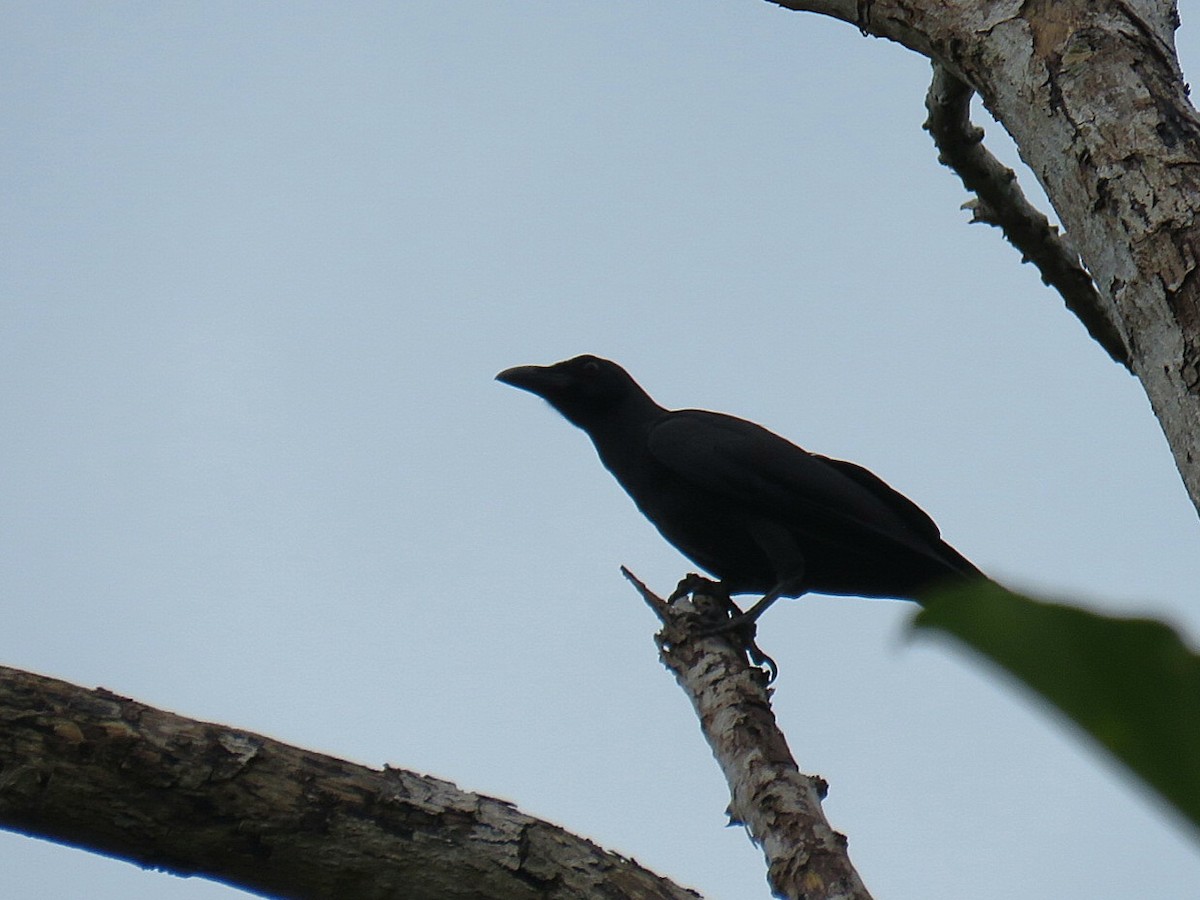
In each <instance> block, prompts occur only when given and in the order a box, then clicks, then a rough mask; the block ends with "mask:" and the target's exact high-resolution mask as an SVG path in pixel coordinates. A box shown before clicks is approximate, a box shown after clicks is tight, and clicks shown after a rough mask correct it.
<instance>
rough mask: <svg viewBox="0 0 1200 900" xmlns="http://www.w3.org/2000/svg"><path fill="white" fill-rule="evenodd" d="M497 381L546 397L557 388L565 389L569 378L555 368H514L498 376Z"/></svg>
mask: <svg viewBox="0 0 1200 900" xmlns="http://www.w3.org/2000/svg"><path fill="white" fill-rule="evenodd" d="M496 380H497V381H502V382H504V383H505V384H511V385H512V386H513V387H515V388H520V389H521V390H523V391H529V393H531V394H537V395H538V396H539V397H545V396H546V395H547V394H548V393H551V392H553V391H554V390H555V389H556V388H562V387H565V386H566V384H567V381H568V378H567V377H566V376H565V375H564V373H563V372H561V371H558V370H556V369H555V367H554V366H513V367H512V368H511V369H505V370H504V371H503V372H501V373H500V374H499V375H497V376H496Z"/></svg>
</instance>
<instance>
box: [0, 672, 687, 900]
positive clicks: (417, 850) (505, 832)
mask: <svg viewBox="0 0 1200 900" xmlns="http://www.w3.org/2000/svg"><path fill="white" fill-rule="evenodd" d="M0 827H3V828H6V829H8V830H11V831H18V832H21V833H23V834H27V835H31V836H34V837H42V838H47V839H49V840H52V841H58V842H59V843H64V844H71V845H74V846H78V847H83V848H85V849H88V850H92V851H95V852H99V853H104V854H106V855H109V856H115V857H117V858H120V859H124V860H128V861H129V862H133V863H136V864H137V865H140V866H142V867H145V868H155V869H163V870H166V871H169V872H173V873H175V874H177V875H200V876H203V877H205V878H209V879H212V880H214V881H220V882H223V883H225V884H228V885H231V886H233V887H239V888H243V889H245V890H247V891H251V892H253V893H258V894H263V895H266V896H271V897H289V898H293V897H294V898H305V900H346V898H355V900H372V898H380V900H383V898H396V897H404V898H408V900H453V898H463V900H467V898H470V900H484V898H496V900H535V898H556V900H557V898H562V900H566V898H595V897H610V898H614V900H615V898H629V900H641V898H658V900H689V898H690V900H696V898H697V897H699V895H698V894H696V893H693V892H692V891H688V890H685V889H683V888H680V887H677V886H675V885H674V884H672V883H671V882H669V881H667V880H665V879H663V878H660V877H659V876H657V875H655V874H653V873H652V872H649V871H647V870H645V869H643V868H641V867H640V866H638V865H637V864H636V863H635V862H633V861H631V860H628V859H625V858H624V857H621V856H618V855H617V854H615V853H610V852H608V851H605V850H602V849H601V848H599V847H597V846H596V845H595V844H592V843H591V842H590V841H587V840H585V839H583V838H580V837H576V836H575V835H572V834H570V833H568V832H566V831H564V830H563V829H561V828H559V827H558V826H556V825H551V824H549V823H547V822H543V821H540V820H538V819H534V818H533V817H531V816H527V815H525V814H523V813H521V812H519V811H518V810H517V809H515V808H514V807H513V806H512V805H510V804H508V803H505V802H504V801H502V800H496V799H493V798H491V797H483V796H480V795H478V794H469V793H466V792H464V791H460V790H459V789H458V788H456V787H455V786H454V785H453V784H450V783H449V782H447V781H441V780H439V779H437V778H431V777H429V776H424V775H418V774H415V773H413V772H408V771H404V770H402V769H393V768H389V767H386V766H385V767H384V769H383V770H382V771H380V770H377V769H369V768H366V767H364V766H358V765H354V764H353V763H349V762H346V761H344V760H340V759H335V758H334V757H331V756H324V755H322V754H319V753H313V752H310V751H307V750H302V749H300V748H297V747H290V746H288V745H286V744H282V743H280V742H278V741H274V740H271V739H270V738H267V737H263V736H262V735H257V734H251V733H249V732H246V731H239V730H236V729H232V728H227V727H225V726H223V725H213V724H208V723H205V722H196V721H193V720H191V719H185V718H182V717H180V716H177V715H174V714H172V713H168V712H164V711H162V710H158V709H154V708H152V707H149V706H145V705H144V704H141V703H138V702H136V701H134V700H129V699H126V698H124V697H118V696H117V695H115V694H112V693H110V692H109V691H106V690H103V689H99V690H95V691H89V690H85V689H84V688H80V687H76V686H74V685H71V684H68V683H66V682H64V681H57V680H55V679H52V678H45V677H43V676H40V675H34V674H31V673H27V672H20V671H18V670H16V669H9V668H4V667H0Z"/></svg>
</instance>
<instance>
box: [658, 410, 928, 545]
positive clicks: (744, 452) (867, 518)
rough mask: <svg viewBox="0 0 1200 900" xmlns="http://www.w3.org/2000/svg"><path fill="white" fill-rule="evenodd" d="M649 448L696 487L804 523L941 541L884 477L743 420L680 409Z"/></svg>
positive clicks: (905, 540)
mask: <svg viewBox="0 0 1200 900" xmlns="http://www.w3.org/2000/svg"><path fill="white" fill-rule="evenodd" d="M649 449H650V453H651V455H652V456H653V457H654V458H655V459H656V460H657V461H658V462H660V463H661V464H662V465H664V466H666V467H667V468H668V469H670V470H671V471H672V472H674V473H675V474H676V475H678V476H679V477H680V478H682V479H684V480H685V481H687V482H689V483H691V484H692V485H694V486H695V487H697V488H699V489H702V490H705V491H708V492H711V493H713V494H715V495H718V496H720V497H722V498H723V499H725V500H727V501H730V502H732V503H735V504H737V505H739V506H741V507H743V508H744V509H747V510H750V511H751V512H755V513H761V514H762V515H764V516H769V517H772V518H777V519H782V520H784V521H787V522H792V523H794V524H795V525H796V526H797V527H801V528H804V529H805V530H808V529H823V528H826V527H828V528H832V529H834V530H835V531H837V532H841V533H843V534H845V533H846V532H847V531H850V532H860V533H862V534H863V536H864V537H866V536H868V535H873V536H875V537H878V538H883V539H884V540H885V541H888V542H897V543H901V544H905V545H907V546H909V547H910V548H912V549H915V550H918V551H920V552H922V553H926V554H928V553H930V552H931V551H932V552H933V553H935V554H936V552H937V551H936V549H935V548H937V547H938V546H940V545H941V540H940V538H939V534H938V529H937V526H936V525H935V524H934V522H933V520H932V519H930V518H929V516H928V515H926V514H925V513H924V512H923V511H922V510H921V509H920V507H918V506H917V505H916V504H915V503H913V502H912V501H911V500H909V499H908V498H907V497H905V496H904V495H903V494H900V493H899V492H898V491H896V490H894V489H893V488H891V487H889V486H888V485H887V484H886V483H885V482H884V481H883V480H882V479H880V478H878V477H877V476H875V475H874V474H872V473H871V472H869V471H867V470H866V469H864V468H862V467H861V466H856V465H854V464H853V463H848V462H842V461H841V460H834V459H829V458H827V457H824V456H817V455H816V454H812V453H809V452H808V451H806V450H803V449H801V448H800V447H797V446H796V445H795V444H792V443H791V442H789V441H787V440H785V439H784V438H781V437H780V436H779V435H777V434H774V433H772V432H770V431H768V430H767V429H765V428H763V427H762V426H760V425H756V424H754V423H753V422H747V421H746V420H744V419H738V418H735V417H734V416H727V415H724V414H722V413H713V412H707V411H704V410H693V409H686V410H676V411H674V412H670V413H668V414H667V415H666V416H664V417H663V418H662V419H661V420H660V421H659V422H658V423H657V424H655V426H654V427H653V428H652V429H651V431H650V438H649Z"/></svg>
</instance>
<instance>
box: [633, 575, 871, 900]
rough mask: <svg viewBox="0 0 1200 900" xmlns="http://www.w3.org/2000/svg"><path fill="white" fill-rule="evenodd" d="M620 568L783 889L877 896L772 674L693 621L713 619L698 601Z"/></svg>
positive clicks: (850, 899) (810, 895)
mask: <svg viewBox="0 0 1200 900" xmlns="http://www.w3.org/2000/svg"><path fill="white" fill-rule="evenodd" d="M622 572H623V573H624V574H625V577H626V578H628V579H629V580H630V581H631V582H633V584H634V586H635V587H636V588H637V589H638V592H639V593H640V594H641V595H642V599H644V600H645V601H646V603H647V604H648V605H649V606H650V608H651V609H652V610H654V612H655V614H656V615H657V616H658V617H659V619H660V620H661V621H662V623H663V628H662V630H661V631H660V632H659V633H658V635H657V637H656V638H655V640H656V641H657V643H658V647H659V656H660V658H661V659H662V662H663V665H665V666H666V667H667V668H668V669H669V670H670V671H671V672H672V673H673V674H674V675H675V680H676V681H678V682H679V686H680V687H681V688H683V691H684V693H685V694H687V695H688V699H690V700H691V701H692V706H693V707H694V708H695V710H696V714H697V716H698V717H699V719H700V729H701V730H702V731H703V732H704V737H705V739H706V740H707V741H708V745H709V747H710V748H712V752H713V756H715V757H716V759H717V763H718V765H720V767H721V771H722V772H723V773H724V775H725V780H726V781H727V782H728V783H729V790H730V795H731V797H732V800H731V801H730V804H729V815H730V817H731V819H732V820H733V821H734V822H736V823H740V824H744V825H745V826H746V828H747V829H748V830H749V832H750V836H751V838H752V839H753V840H754V842H755V843H756V844H758V845H759V846H761V847H762V850H763V855H764V856H765V857H766V860H767V865H768V867H769V868H768V872H767V878H768V880H769V881H770V884H771V889H772V891H773V892H774V893H775V896H777V897H784V898H790V900H870V897H871V895H870V894H869V893H868V892H867V889H866V887H865V886H864V885H863V883H862V879H860V878H859V876H858V873H857V872H856V871H855V870H854V866H853V865H852V864H851V862H850V856H849V854H848V853H847V851H846V838H845V836H843V835H841V834H838V833H837V832H836V831H834V830H833V828H832V827H831V826H830V824H829V822H828V820H827V819H826V818H825V813H824V811H823V810H822V809H821V800H822V799H824V797H825V793H826V790H827V787H828V786H827V785H826V784H825V782H824V780H823V779H821V778H818V777H815V776H812V775H805V774H803V773H802V772H801V771H800V768H799V766H797V765H796V761H795V760H794V759H793V758H792V754H791V751H790V750H789V749H788V745H787V741H786V740H785V739H784V736H783V732H781V731H780V730H779V726H778V725H776V723H775V717H774V715H773V714H772V712H771V699H770V695H771V692H770V690H769V689H768V688H767V685H766V682H767V678H766V674H765V673H764V672H763V671H762V670H761V669H758V668H756V667H754V666H751V665H750V664H749V662H748V661H747V659H746V655H745V652H744V651H743V650H742V649H741V648H739V647H735V646H734V645H733V644H731V643H730V642H729V641H728V640H727V639H725V638H724V637H707V638H697V637H696V636H695V629H696V627H697V626H698V625H703V623H704V622H705V621H706V619H704V618H702V617H701V616H700V615H697V613H696V612H695V611H693V607H692V605H691V604H688V603H682V602H681V603H675V604H668V603H667V602H666V601H665V600H662V599H661V598H659V597H657V596H656V595H655V594H654V593H652V592H651V591H650V590H649V588H647V587H646V586H645V585H644V584H642V583H641V582H640V581H639V580H638V579H637V578H636V577H634V575H633V574H632V573H630V572H629V570H628V569H624V568H622ZM709 600H710V598H708V597H706V596H705V595H704V594H703V593H702V589H697V590H696V591H695V592H694V593H693V595H692V601H693V603H694V604H696V606H698V607H703V606H704V605H705V604H706V603H707V602H708V601H709ZM712 602H713V604H714V605H715V606H716V607H717V608H718V610H723V607H722V606H721V604H720V603H719V601H716V600H713V601H712Z"/></svg>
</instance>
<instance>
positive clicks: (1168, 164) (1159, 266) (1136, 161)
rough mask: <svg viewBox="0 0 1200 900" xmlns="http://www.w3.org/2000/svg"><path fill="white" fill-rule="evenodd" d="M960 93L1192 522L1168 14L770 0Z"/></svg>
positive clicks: (1125, 6)
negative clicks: (1159, 435)
mask: <svg viewBox="0 0 1200 900" xmlns="http://www.w3.org/2000/svg"><path fill="white" fill-rule="evenodd" d="M771 2H776V3H778V5H780V6H784V7H786V8H788V9H794V10H805V11H810V12H817V13H822V14H824V15H829V16H833V17H835V18H839V19H842V20H844V21H847V22H851V23H853V24H855V25H856V26H858V27H859V28H861V29H862V30H863V31H864V33H869V34H873V35H876V36H878V37H885V38H889V39H891V40H894V41H897V42H899V43H901V44H904V45H905V46H907V47H909V48H911V49H913V50H916V51H917V52H918V53H921V54H923V55H925V56H928V57H929V58H930V59H931V60H933V61H934V62H935V63H936V64H938V65H940V66H943V67H945V68H946V69H947V70H949V71H950V72H952V73H953V74H954V75H955V76H956V77H958V78H959V79H961V80H962V81H964V82H965V83H966V84H968V85H970V87H971V88H973V89H974V90H975V91H977V92H978V93H979V95H980V96H981V97H982V99H983V102H984V104H985V106H986V107H987V108H988V110H989V112H991V114H992V115H993V116H995V117H996V119H997V121H999V122H1000V123H1001V124H1002V125H1003V126H1004V128H1005V129H1006V130H1007V131H1008V133H1009V134H1010V135H1011V136H1012V138H1013V140H1014V141H1016V144H1017V147H1018V149H1019V151H1020V153H1021V157H1022V159H1024V160H1025V162H1026V163H1027V164H1028V165H1029V167H1030V169H1032V171H1033V172H1034V174H1035V176H1036V177H1037V179H1038V181H1039V182H1040V183H1041V185H1042V187H1043V189H1044V190H1045V192H1046V195H1047V196H1048V197H1049V198H1050V201H1051V203H1053V204H1054V208H1055V211H1056V212H1057V214H1058V217H1059V220H1060V221H1061V222H1062V223H1063V226H1064V227H1065V229H1066V238H1067V239H1068V240H1069V241H1070V245H1071V246H1072V247H1073V248H1074V249H1075V250H1077V251H1078V252H1079V254H1080V256H1081V257H1082V259H1083V261H1084V264H1085V266H1086V268H1087V271H1088V272H1089V273H1091V276H1092V278H1093V279H1094V281H1095V283H1096V286H1097V288H1098V290H1099V295H1100V302H1101V305H1102V307H1103V309H1102V314H1103V318H1104V319H1106V320H1108V321H1110V322H1112V323H1113V325H1114V326H1115V328H1116V330H1117V332H1118V334H1119V337H1120V338H1121V340H1122V342H1123V343H1124V344H1125V346H1126V347H1128V349H1129V362H1130V367H1131V369H1132V371H1133V372H1134V373H1135V374H1136V375H1137V377H1138V378H1139V380H1140V381H1141V383H1142V386H1143V388H1144V390H1145V391H1146V395H1147V397H1148V398H1149V400H1150V403H1151V406H1152V407H1153V409H1154V412H1155V415H1156V416H1157V417H1158V419H1159V422H1160V423H1161V425H1162V428H1163V432H1164V433H1165V435H1166V437H1167V440H1168V442H1169V444H1170V446H1171V449H1172V452H1173V454H1174V456H1175V462H1176V465H1177V466H1178V468H1179V471H1180V474H1181V476H1182V477H1183V481H1184V484H1185V485H1186V486H1187V490H1188V492H1189V494H1190V495H1191V498H1192V502H1193V504H1195V505H1196V507H1197V509H1198V510H1200V278H1198V277H1197V274H1196V270H1197V259H1198V258H1200V224H1198V223H1197V220H1196V211H1197V208H1198V207H1200V117H1198V116H1197V113H1196V110H1195V109H1194V108H1193V106H1192V105H1191V103H1190V102H1189V100H1188V96H1187V86H1186V84H1185V82H1184V80H1183V74H1182V72H1181V70H1180V66H1179V61H1178V58H1177V56H1176V53H1175V48H1174V40H1173V35H1174V30H1175V29H1176V28H1177V27H1178V25H1179V19H1178V15H1177V12H1176V9H1175V6H1174V4H1173V3H1170V2H1165V0H1125V2H1122V0H995V2H986V3H985V2H979V0H872V2H870V3H862V2H861V0H860V2H851V0H816V2H801V0H771Z"/></svg>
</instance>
